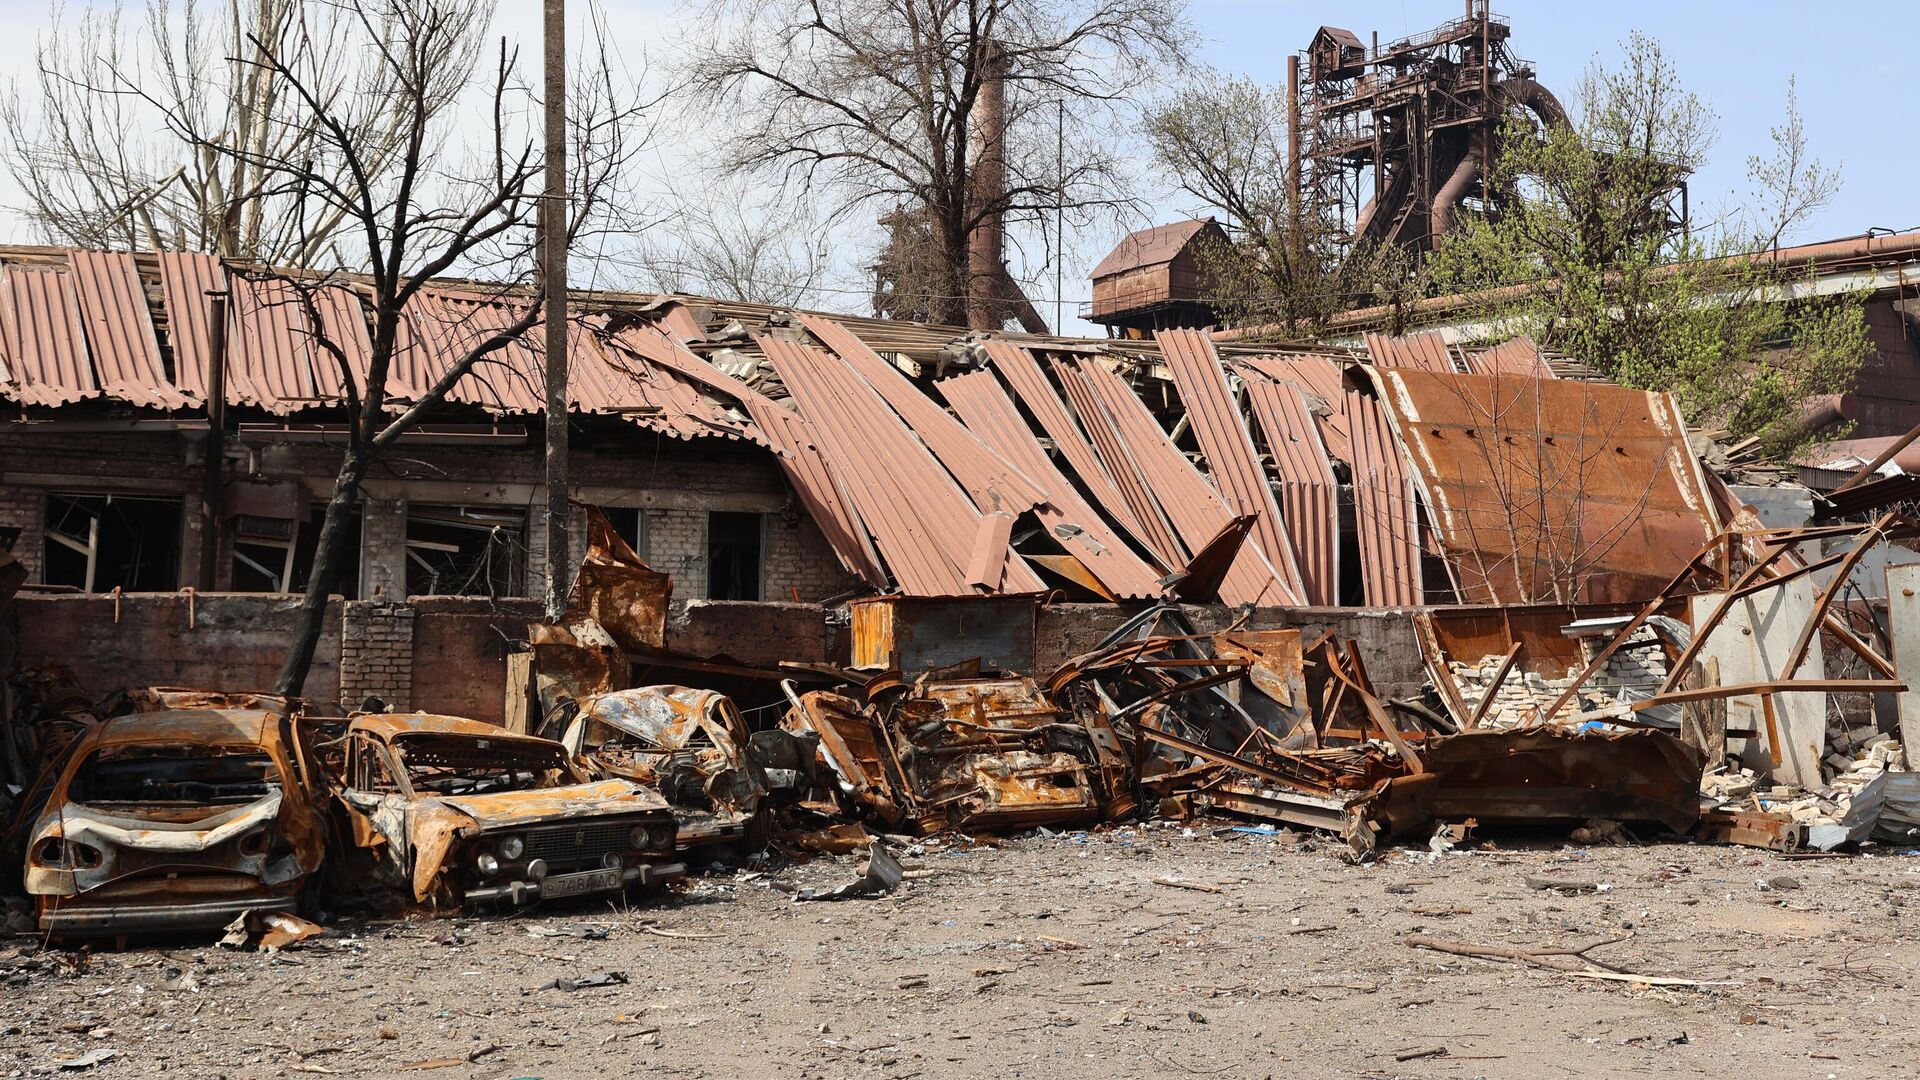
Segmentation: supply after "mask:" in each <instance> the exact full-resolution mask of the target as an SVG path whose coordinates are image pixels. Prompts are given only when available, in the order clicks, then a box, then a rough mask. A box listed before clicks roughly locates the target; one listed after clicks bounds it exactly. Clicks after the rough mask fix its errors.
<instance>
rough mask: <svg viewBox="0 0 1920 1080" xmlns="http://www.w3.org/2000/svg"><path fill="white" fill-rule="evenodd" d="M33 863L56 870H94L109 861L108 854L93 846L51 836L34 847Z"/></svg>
mask: <svg viewBox="0 0 1920 1080" xmlns="http://www.w3.org/2000/svg"><path fill="white" fill-rule="evenodd" d="M33 861H34V862H37V863H39V864H40V865H41V866H45V867H48V868H50V869H54V870H92V869H94V868H95V867H97V866H99V865H100V864H102V863H104V862H106V861H107V854H106V852H104V851H101V850H100V849H99V848H97V847H94V846H93V845H92V844H83V843H81V842H80V841H78V840H67V839H64V838H62V837H58V836H49V837H47V838H46V839H44V840H42V841H40V842H39V843H38V844H36V845H34V851H33Z"/></svg>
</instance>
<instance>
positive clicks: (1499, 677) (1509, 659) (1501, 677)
mask: <svg viewBox="0 0 1920 1080" xmlns="http://www.w3.org/2000/svg"><path fill="white" fill-rule="evenodd" d="M1519 656H1520V643H1519V642H1517V641H1516V642H1514V643H1513V648H1511V649H1508V650H1507V655H1506V658H1505V659H1503V660H1501V661H1500V669H1499V670H1498V671H1495V672H1494V673H1493V681H1492V682H1490V683H1488V684H1487V692H1486V693H1485V694H1483V695H1481V697H1480V704H1478V705H1475V706H1474V707H1473V715H1472V716H1469V717H1468V718H1467V723H1466V726H1465V727H1464V728H1463V729H1462V730H1464V731H1471V730H1473V729H1474V728H1477V727H1479V726H1480V721H1481V720H1482V719H1484V718H1485V717H1486V715H1487V710H1488V709H1489V708H1491V707H1492V706H1493V697H1494V694H1495V693H1496V692H1498V691H1499V689H1500V687H1501V686H1502V685H1503V684H1504V683H1505V682H1506V681H1507V673H1508V672H1510V671H1512V670H1513V662H1514V661H1515V660H1516V659H1518V658H1519Z"/></svg>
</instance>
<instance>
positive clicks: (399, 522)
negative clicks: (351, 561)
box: [360, 499, 407, 598]
mask: <svg viewBox="0 0 1920 1080" xmlns="http://www.w3.org/2000/svg"><path fill="white" fill-rule="evenodd" d="M406 594H407V500H405V499H366V500H363V501H362V502H361V504H360V596H361V597H362V598H372V597H375V596H385V597H389V598H394V597H404V596H406Z"/></svg>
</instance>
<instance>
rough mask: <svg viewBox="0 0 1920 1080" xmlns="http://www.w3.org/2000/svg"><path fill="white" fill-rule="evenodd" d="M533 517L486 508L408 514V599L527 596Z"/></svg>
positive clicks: (433, 509) (419, 508)
mask: <svg viewBox="0 0 1920 1080" xmlns="http://www.w3.org/2000/svg"><path fill="white" fill-rule="evenodd" d="M526 577H527V515H526V513H525V512H524V511H521V510H501V509H497V508H494V507H486V506H414V507H411V508H409V509H408V511H407V595H409V596H521V595H524V593H525V583H526Z"/></svg>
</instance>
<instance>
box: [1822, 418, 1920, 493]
mask: <svg viewBox="0 0 1920 1080" xmlns="http://www.w3.org/2000/svg"><path fill="white" fill-rule="evenodd" d="M1915 439H1920V427H1916V428H1914V429H1912V430H1911V431H1909V432H1907V433H1906V434H1905V435H1902V436H1900V437H1899V438H1897V439H1895V440H1893V443H1892V445H1890V446H1888V447H1887V448H1886V449H1885V450H1882V451H1880V453H1879V454H1878V455H1876V456H1875V457H1874V459H1873V460H1872V461H1869V462H1867V463H1866V464H1865V465H1862V466H1860V468H1859V470H1858V471H1857V472H1855V473H1854V474H1853V475H1852V476H1849V477H1847V481H1846V483H1844V484H1841V485H1840V486H1839V487H1837V488H1834V489H1833V490H1832V491H1830V492H1828V494H1830V495H1837V494H1839V493H1840V492H1842V491H1845V490H1847V489H1848V488H1850V487H1854V486H1855V485H1857V484H1860V483H1862V482H1864V481H1865V480H1866V478H1867V477H1869V476H1872V475H1873V474H1875V473H1877V472H1879V471H1880V466H1882V465H1885V464H1886V463H1887V462H1889V461H1892V460H1893V457H1894V455H1895V454H1898V453H1899V452H1900V451H1902V450H1905V449H1906V448H1907V447H1909V446H1911V445H1913V440H1915Z"/></svg>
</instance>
